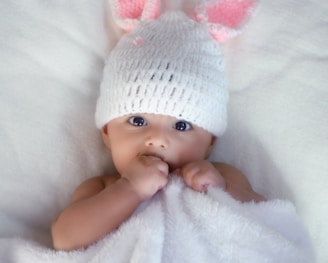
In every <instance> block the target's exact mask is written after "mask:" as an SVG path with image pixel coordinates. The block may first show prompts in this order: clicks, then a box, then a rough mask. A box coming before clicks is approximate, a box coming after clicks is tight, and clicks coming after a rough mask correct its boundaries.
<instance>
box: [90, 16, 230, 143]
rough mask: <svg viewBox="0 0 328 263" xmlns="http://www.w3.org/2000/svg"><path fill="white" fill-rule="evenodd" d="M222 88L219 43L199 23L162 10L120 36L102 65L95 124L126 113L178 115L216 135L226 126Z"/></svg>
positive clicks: (225, 97) (105, 122)
mask: <svg viewBox="0 0 328 263" xmlns="http://www.w3.org/2000/svg"><path fill="white" fill-rule="evenodd" d="M227 102H228V90H227V85H226V80H225V76H224V62H223V57H222V54H221V51H220V47H219V44H218V43H217V42H216V41H215V40H214V39H213V38H212V37H211V35H210V34H209V32H208V29H207V27H206V26H205V25H203V24H200V23H197V22H195V21H193V20H191V19H190V18H188V17H187V16H186V15H185V14H184V13H182V12H177V11H174V12H168V13H165V14H164V15H162V16H161V17H160V18H159V19H157V20H151V21H147V22H143V23H141V24H140V25H139V26H138V27H137V28H136V29H135V30H134V31H132V32H131V33H129V34H127V35H125V36H123V37H122V38H121V40H120V41H119V43H118V44H117V46H116V47H115V48H114V49H113V50H112V52H111V54H110V56H109V58H108V60H107V62H106V66H105V69H104V75H103V80H102V83H101V91H100V97H99V99H98V102H97V110H96V125H97V127H98V128H102V127H103V126H104V125H105V124H107V123H108V122H109V121H111V120H112V119H114V118H117V117H120V116H124V115H127V114H138V113H154V114H164V115H170V116H173V117H176V118H178V119H183V120H186V121H188V122H191V123H192V124H194V125H197V126H199V127H202V128H204V129H205V130H207V131H209V132H211V133H212V134H214V135H216V136H220V135H222V134H223V132H224V130H225V128H226V125H227Z"/></svg>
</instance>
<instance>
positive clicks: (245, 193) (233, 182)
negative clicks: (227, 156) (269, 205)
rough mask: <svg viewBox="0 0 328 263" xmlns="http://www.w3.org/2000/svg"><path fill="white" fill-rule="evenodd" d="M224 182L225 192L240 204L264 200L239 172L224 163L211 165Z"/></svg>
mask: <svg viewBox="0 0 328 263" xmlns="http://www.w3.org/2000/svg"><path fill="white" fill-rule="evenodd" d="M212 164H213V165H214V166H215V168H216V169H217V170H218V171H219V173H220V175H221V176H222V177H223V178H224V180H225V181H226V191H227V192H228V193H229V194H230V195H231V196H232V197H233V198H235V199H236V200H239V201H241V202H250V201H255V202H260V201H266V199H265V198H264V197H263V196H261V195H260V194H258V193H256V192H255V191H254V190H253V188H252V186H251V184H250V183H249V181H248V179H247V178H246V176H245V175H244V174H242V173H241V172H240V171H239V170H237V169H236V168H234V167H233V166H231V165H228V164H225V163H212Z"/></svg>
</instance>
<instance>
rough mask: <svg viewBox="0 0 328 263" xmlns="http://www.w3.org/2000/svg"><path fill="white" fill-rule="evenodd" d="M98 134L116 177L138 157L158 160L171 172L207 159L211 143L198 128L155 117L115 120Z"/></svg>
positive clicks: (127, 117)
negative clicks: (106, 149) (143, 156)
mask: <svg viewBox="0 0 328 263" xmlns="http://www.w3.org/2000/svg"><path fill="white" fill-rule="evenodd" d="M102 135H103V139H104V142H105V144H106V146H107V147H108V148H109V149H110V150H111V153H112V158H113V162H114V165H115V167H116V169H117V171H118V172H119V173H120V174H122V173H123V172H124V170H125V167H127V165H128V164H129V162H130V161H131V160H133V159H134V158H136V157H137V156H142V155H149V156H156V157H159V158H161V159H162V160H163V161H164V162H166V163H167V164H168V165H169V167H170V171H173V170H175V169H177V168H180V167H182V166H183V165H184V164H186V163H189V162H193V161H198V160H203V159H205V158H207V156H208V155H209V153H210V151H211V149H212V147H213V144H214V142H215V138H214V136H212V135H211V134H210V133H209V132H207V131H205V130H204V129H202V128H199V127H197V126H193V125H192V124H190V123H188V122H186V121H183V120H178V119H176V118H174V117H170V116H166V115H158V114H138V115H126V116H123V117H120V118H116V119H114V120H112V121H110V122H109V123H108V124H107V125H106V126H105V127H104V128H103V130H102Z"/></svg>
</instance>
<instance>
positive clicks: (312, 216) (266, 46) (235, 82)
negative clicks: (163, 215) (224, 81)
mask: <svg viewBox="0 0 328 263" xmlns="http://www.w3.org/2000/svg"><path fill="white" fill-rule="evenodd" d="M107 11H108V7H107V6H106V2H105V1H104V0H96V1H79V0H70V1H55V0H50V1H43V0H33V1H22V0H21V1H10V0H4V1H1V2H0V32H1V33H0V57H1V60H0V83H1V86H0V140H1V150H0V151H1V155H0V165H1V174H0V177H1V183H0V195H1V198H0V237H1V247H5V248H7V249H2V250H1V255H0V258H1V259H2V258H4V257H5V256H6V255H8V254H11V255H13V257H15V256H14V255H15V254H16V253H17V255H19V254H20V253H21V249H27V247H24V246H21V247H20V248H18V247H17V246H16V242H18V241H17V239H13V238H14V237H21V238H25V239H28V240H30V241H31V242H32V241H35V242H37V244H38V245H35V246H32V245H31V246H30V248H31V249H34V248H35V247H39V250H42V251H43V249H44V247H45V246H47V245H49V244H50V233H49V226H50V224H51V221H52V220H53V218H54V217H55V215H56V213H57V212H58V211H59V210H60V209H62V208H63V207H64V206H65V205H66V204H67V203H68V201H69V196H70V194H71V192H72V191H73V189H74V188H75V187H76V186H77V185H78V184H79V183H80V182H82V181H83V180H85V179H86V178H88V177H91V176H94V175H99V174H102V173H104V172H105V171H106V170H112V168H111V163H110V162H108V158H109V156H108V154H107V153H106V151H105V149H104V147H103V145H102V143H101V138H100V135H99V132H98V131H97V130H96V128H95V126H94V120H93V116H94V110H95V102H96V98H97V96H98V92H99V83H100V80H101V76H102V68H103V63H104V60H105V58H106V57H107V55H108V53H109V51H110V48H111V47H112V45H113V43H115V41H116V38H117V35H118V34H117V32H116V28H115V27H113V25H112V24H111V23H110V18H109V17H108V12H107ZM327 13H328V2H327V1H320V0H311V1H305V0H299V1H295V0H278V1H269V0H263V1H262V2H261V3H260V5H259V8H258V11H257V14H256V16H255V17H254V18H253V19H252V20H251V22H250V24H249V26H248V28H247V30H246V31H245V32H244V33H243V34H242V35H240V36H239V37H237V38H236V39H234V40H232V41H230V42H228V43H226V44H225V46H224V47H223V48H224V53H225V55H226V59H227V67H228V74H229V76H228V77H229V79H230V87H231V101H230V105H229V124H228V125H229V126H228V131H227V133H226V134H225V136H224V137H223V138H221V139H220V140H219V143H218V145H217V146H218V147H217V149H215V151H214V153H213V156H212V158H213V159H217V160H222V161H226V162H228V163H230V164H232V165H235V166H236V167H238V168H239V169H241V170H242V171H243V172H244V173H245V174H246V175H247V176H248V178H249V179H250V181H251V183H252V185H253V186H254V187H255V189H256V190H257V191H259V192H260V193H262V194H264V195H265V196H266V197H268V198H276V197H277V198H288V199H290V200H291V201H292V202H293V203H294V204H295V206H296V210H297V212H298V214H299V215H300V216H301V219H302V221H303V222H304V223H305V225H306V227H307V228H308V229H309V232H310V235H311V237H312V240H313V243H314V246H315V249H316V253H317V256H318V262H326V259H327V258H328V251H327V249H326V248H325V246H326V244H327V243H328V239H327V237H328V228H327V223H326V221H327V218H328V206H327V205H326V204H327V201H328V194H327V191H326V188H327V186H328V177H327V171H328V163H327V159H328V125H327V124H326V118H327V116H328V104H327V97H328V90H327V85H326V84H325V83H326V77H327V76H328V69H327V61H326V59H327V57H328V54H327V52H328V51H327V48H326V47H327V45H328V35H327V34H326V31H327V19H326V17H327ZM213 114H215V113H213ZM23 243H25V242H23ZM4 244H6V245H5V246H3V245H4ZM10 244H11V245H10ZM36 251H38V250H36ZM36 253H37V252H36ZM39 254H40V253H39ZM50 254H51V253H50V252H49V254H47V255H50ZM49 257H50V258H51V256H49ZM16 262H17V261H16ZM18 262H19V261H18ZM43 262H46V260H44V261H43Z"/></svg>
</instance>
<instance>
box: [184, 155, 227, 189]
mask: <svg viewBox="0 0 328 263" xmlns="http://www.w3.org/2000/svg"><path fill="white" fill-rule="evenodd" d="M179 172H180V174H181V176H182V178H183V180H184V181H185V183H186V184H187V185H188V186H189V187H190V188H192V189H193V190H195V191H197V192H206V191H207V188H208V186H215V187H221V188H223V189H225V188H226V182H225V180H224V178H223V177H222V176H221V174H220V172H219V171H218V170H217V169H216V168H215V167H214V166H213V164H211V163H210V162H208V161H206V160H200V161H196V162H191V163H188V164H186V165H184V166H183V167H182V168H181V170H180V171H179Z"/></svg>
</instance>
